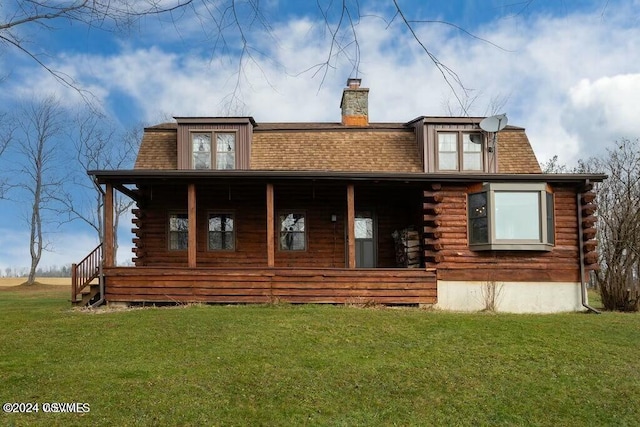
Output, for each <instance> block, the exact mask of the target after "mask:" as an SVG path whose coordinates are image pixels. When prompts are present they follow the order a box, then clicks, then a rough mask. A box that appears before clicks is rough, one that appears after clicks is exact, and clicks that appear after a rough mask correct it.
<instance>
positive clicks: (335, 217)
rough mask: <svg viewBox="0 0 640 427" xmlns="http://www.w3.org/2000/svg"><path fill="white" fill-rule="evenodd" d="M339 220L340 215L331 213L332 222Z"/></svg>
mask: <svg viewBox="0 0 640 427" xmlns="http://www.w3.org/2000/svg"><path fill="white" fill-rule="evenodd" d="M337 220H338V215H336V214H331V222H336V221H337Z"/></svg>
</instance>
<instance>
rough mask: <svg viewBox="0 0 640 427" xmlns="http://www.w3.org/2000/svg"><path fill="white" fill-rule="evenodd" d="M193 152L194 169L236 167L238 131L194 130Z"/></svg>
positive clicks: (192, 136)
mask: <svg viewBox="0 0 640 427" xmlns="http://www.w3.org/2000/svg"><path fill="white" fill-rule="evenodd" d="M212 142H213V144H212ZM191 154H192V163H191V165H192V167H193V169H218V170H225V169H235V168H236V133H235V132H218V131H215V132H192V133H191Z"/></svg>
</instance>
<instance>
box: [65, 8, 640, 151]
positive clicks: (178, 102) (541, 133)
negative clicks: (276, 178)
mask: <svg viewBox="0 0 640 427" xmlns="http://www.w3.org/2000/svg"><path fill="white" fill-rule="evenodd" d="M627 13H628V10H626V9H625V8H624V7H616V8H611V9H609V10H608V11H607V15H606V17H605V18H604V19H603V17H602V16H601V14H600V11H598V12H594V13H593V14H585V13H576V14H572V15H567V16H564V17H562V18H554V17H550V16H529V17H527V19H504V20H499V21H496V22H493V23H491V24H488V25H485V26H483V27H481V28H479V29H478V31H477V33H478V34H479V35H480V36H482V37H483V38H486V39H488V40H491V41H493V42H495V43H497V44H499V45H500V46H502V47H504V48H505V49H506V51H504V50H500V49H497V48H495V47H493V46H491V45H489V44H486V43H482V42H480V41H478V40H474V39H471V38H468V37H466V36H463V35H461V34H460V33H457V32H452V31H451V30H450V29H447V28H446V27H441V26H435V27H434V26H430V27H425V28H423V29H420V30H419V34H420V37H421V38H422V40H425V41H427V42H428V46H429V47H430V48H432V50H433V53H434V54H436V55H437V56H438V58H439V59H440V61H441V62H442V63H444V64H446V65H447V66H448V67H450V68H451V69H453V70H454V71H455V72H456V73H457V74H458V75H459V76H460V78H461V79H462V81H463V82H464V84H465V86H466V87H468V88H470V89H472V91H471V92H470V96H471V97H477V100H476V101H475V102H474V103H473V105H472V108H471V109H470V113H471V114H472V115H488V114H492V113H496V112H502V111H506V112H507V113H508V115H509V118H510V122H511V123H512V124H515V125H519V126H523V127H525V128H527V132H528V134H529V137H530V140H531V142H532V144H533V146H534V149H535V151H536V153H537V155H538V157H539V159H540V160H544V159H546V158H548V157H551V156H553V155H554V154H558V155H560V158H561V161H564V162H569V163H571V162H573V161H575V160H576V159H577V158H579V157H584V155H585V154H590V153H592V152H593V151H592V150H591V147H592V146H593V145H594V139H595V138H596V137H597V138H599V139H598V142H597V143H596V144H597V145H598V146H599V145H602V144H608V143H610V142H612V140H613V139H616V138H617V137H618V135H620V134H621V132H622V133H625V134H627V135H629V136H635V135H640V129H639V125H638V124H636V123H634V122H633V120H629V119H627V118H626V117H627V116H628V115H631V116H633V113H634V112H635V111H637V110H636V109H635V107H634V106H633V105H632V102H631V101H632V99H633V98H632V97H627V98H626V100H627V101H628V102H619V100H618V99H619V98H620V96H618V95H621V96H622V94H624V93H625V92H626V93H627V94H628V93H629V92H628V90H629V85H630V84H632V83H631V82H629V81H627V80H629V79H628V78H627V79H623V78H621V77H619V76H621V75H626V74H628V73H631V72H634V70H635V69H636V67H637V64H638V63H640V50H638V49H636V48H633V43H634V41H635V40H638V39H640V28H636V26H633V25H630V24H629V22H627V21H626V20H625V19H626V16H625V15H626V14H627ZM358 31H359V39H360V50H361V63H360V76H361V77H363V83H364V85H365V86H367V87H370V88H371V92H370V117H371V119H372V120H373V121H408V120H411V119H413V118H415V117H417V116H419V115H442V114H447V111H446V108H445V105H446V104H447V103H448V104H449V105H450V106H453V107H454V108H453V109H454V110H456V109H457V107H456V105H455V102H454V101H452V96H451V89H450V88H449V87H448V86H447V85H446V83H445V82H444V81H443V78H442V76H441V74H440V72H439V71H438V70H437V69H436V68H435V67H434V66H433V63H431V62H430V60H429V59H428V58H427V57H426V55H425V53H424V52H423V51H421V49H420V48H419V47H418V46H417V45H416V44H415V43H413V42H412V41H411V39H410V38H407V35H406V33H405V32H404V31H403V30H402V29H401V27H400V26H397V25H394V26H391V27H389V28H387V27H386V24H385V23H383V22H382V21H380V20H379V19H368V20H366V19H365V20H363V21H362V22H361V23H360V24H359V25H358ZM274 34H275V36H276V38H277V40H278V41H279V43H278V44H277V45H272V44H269V43H265V44H264V46H262V45H259V46H260V47H261V48H263V49H264V53H266V55H267V56H266V57H260V56H254V59H255V60H256V62H248V63H245V66H244V68H243V69H242V70H241V73H240V76H241V79H240V83H241V84H240V86H239V87H238V88H236V83H237V82H238V80H237V76H238V73H237V72H238V70H237V66H238V63H237V58H234V57H231V56H227V57H217V58H215V59H214V60H210V58H206V57H201V56H197V55H193V52H185V53H178V52H166V51H164V50H162V49H161V48H160V47H152V48H147V49H143V48H140V49H126V50H124V51H122V52H121V53H120V54H118V55H115V56H104V57H103V56H92V57H87V58H85V60H84V61H82V60H80V61H78V60H74V62H75V63H78V64H79V63H87V64H91V67H90V68H89V67H88V68H86V70H87V71H88V72H87V73H86V74H84V75H83V81H84V80H86V81H90V82H92V83H93V84H95V85H98V86H100V87H102V88H103V89H104V90H105V91H106V92H118V93H123V94H126V96H127V97H129V98H130V99H131V100H132V102H134V103H135V104H137V105H138V106H139V108H140V109H141V110H142V111H144V114H145V119H146V120H150V119H153V118H155V117H158V116H159V113H169V114H171V115H181V116H187V115H221V114H224V113H225V107H226V106H227V103H228V102H229V98H228V95H229V94H230V93H232V92H233V91H234V89H237V90H238V92H237V94H238V95H239V96H240V98H241V99H242V101H243V102H244V103H245V105H244V106H243V107H241V108H240V109H238V110H236V111H234V113H235V114H250V115H253V116H254V117H255V118H256V120H258V121H338V120H339V102H340V93H341V92H340V91H341V88H342V87H343V85H344V82H345V80H346V77H348V75H349V73H350V72H351V65H350V64H349V63H348V62H347V61H338V63H337V64H336V67H337V68H335V69H333V68H329V69H328V72H327V74H326V75H325V76H324V78H325V80H324V82H323V83H322V85H321V84H320V81H321V78H322V77H323V74H322V72H321V73H319V74H316V75H315V76H314V75H313V73H312V72H307V73H305V74H302V76H300V77H294V76H292V75H291V74H288V73H287V72H286V71H285V70H287V71H288V72H289V73H293V72H300V71H302V70H305V69H308V68H309V67H312V66H313V65H316V64H318V63H321V62H322V61H323V60H325V59H326V58H327V54H328V44H327V34H326V33H325V32H324V31H323V30H322V25H321V23H319V22H312V21H310V20H308V19H300V20H295V21H291V22H289V23H287V24H283V25H282V26H279V27H275V28H274ZM585 81H586V82H589V83H584V82H585ZM609 81H610V83H609V86H607V87H605V86H606V85H605V82H609ZM585 84H586V85H587V86H588V88H587V87H585ZM585 91H588V92H589V93H590V95H589V96H590V97H591V98H590V99H591V100H592V101H591V103H592V104H591V107H589V108H586V107H581V106H580V105H579V104H578V103H577V101H576V99H577V98H576V97H579V96H585V95H584V94H583V95H581V93H583V92H585ZM495 98H504V99H506V104H505V105H504V106H503V108H500V109H499V110H500V111H492V107H491V103H492V100H494V99H495ZM597 105H601V106H602V107H601V108H597V107H596V106H597ZM623 105H624V108H623V107H622V106H623ZM604 106H607V107H606V108H607V109H604ZM616 111H617V112H616ZM598 118H600V119H601V120H604V122H602V121H601V122H600V123H599V124H598V125H596V124H594V120H597V119H598ZM592 128H600V129H602V128H604V129H608V132H598V133H595V134H594V133H593V132H592V131H587V130H582V131H581V130H580V129H592Z"/></svg>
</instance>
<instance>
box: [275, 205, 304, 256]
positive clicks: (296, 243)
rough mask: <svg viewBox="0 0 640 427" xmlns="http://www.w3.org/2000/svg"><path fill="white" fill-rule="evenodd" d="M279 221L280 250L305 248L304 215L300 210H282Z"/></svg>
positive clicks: (301, 249) (302, 249) (300, 249)
mask: <svg viewBox="0 0 640 427" xmlns="http://www.w3.org/2000/svg"><path fill="white" fill-rule="evenodd" d="M279 222H280V236H279V237H280V239H279V240H280V250H281V251H304V250H305V249H306V248H307V238H306V228H305V215H304V213H302V212H282V213H280V215H279Z"/></svg>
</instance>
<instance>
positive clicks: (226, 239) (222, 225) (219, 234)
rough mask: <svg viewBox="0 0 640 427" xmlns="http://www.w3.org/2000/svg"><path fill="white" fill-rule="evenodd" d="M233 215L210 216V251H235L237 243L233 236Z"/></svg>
mask: <svg viewBox="0 0 640 427" xmlns="http://www.w3.org/2000/svg"><path fill="white" fill-rule="evenodd" d="M233 225H234V224H233V215H231V214H210V215H209V249H211V250H233V249H234V248H235V241H234V236H233Z"/></svg>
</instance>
